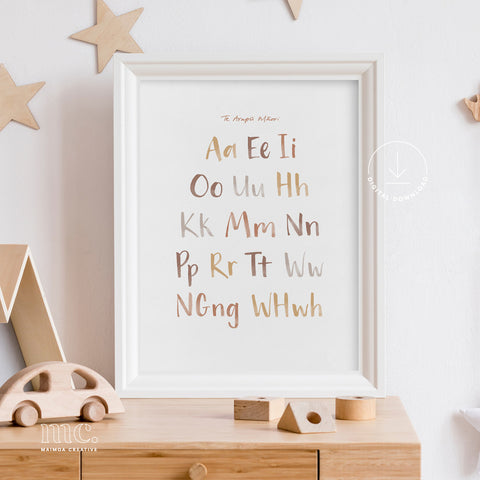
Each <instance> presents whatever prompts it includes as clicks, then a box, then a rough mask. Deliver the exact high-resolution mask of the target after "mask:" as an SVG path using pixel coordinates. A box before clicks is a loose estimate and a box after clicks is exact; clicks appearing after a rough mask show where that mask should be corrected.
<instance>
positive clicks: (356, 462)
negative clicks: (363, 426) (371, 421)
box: [320, 445, 421, 480]
mask: <svg viewBox="0 0 480 480" xmlns="http://www.w3.org/2000/svg"><path fill="white" fill-rule="evenodd" d="M420 463H421V462H420V446H419V445H416V446H411V447H408V446H403V447H395V446H384V447H377V448H366V447H365V446H358V447H350V448H346V449H339V450H337V449H322V450H320V480H420V477H421V473H420Z"/></svg>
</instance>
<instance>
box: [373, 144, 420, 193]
mask: <svg viewBox="0 0 480 480" xmlns="http://www.w3.org/2000/svg"><path fill="white" fill-rule="evenodd" d="M379 167H383V186H381V185H379V184H378V182H377V181H376V180H375V172H377V171H381V169H379ZM367 174H368V183H369V184H370V187H371V188H372V190H373V191H374V192H375V193H376V194H377V195H378V196H379V197H381V198H383V199H384V200H389V201H393V202H404V201H407V200H412V199H414V198H416V197H417V196H418V195H419V194H420V193H421V192H423V190H424V189H425V186H426V185H427V183H428V182H429V178H428V166H427V160H426V158H425V155H423V153H422V152H421V151H420V150H419V149H418V148H417V147H416V146H415V145H412V144H411V143H408V142H403V141H400V140H394V141H392V142H387V143H384V144H383V145H381V146H380V147H378V148H377V149H376V150H375V151H374V152H373V154H372V155H371V157H370V160H369V162H368V169H367Z"/></svg>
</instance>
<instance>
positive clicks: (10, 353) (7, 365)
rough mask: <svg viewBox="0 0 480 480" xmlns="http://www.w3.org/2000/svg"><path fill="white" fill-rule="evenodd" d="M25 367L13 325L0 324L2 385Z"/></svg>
mask: <svg viewBox="0 0 480 480" xmlns="http://www.w3.org/2000/svg"><path fill="white" fill-rule="evenodd" d="M24 367H25V362H24V361H23V355H22V352H21V351H20V347H19V346H18V341H17V337H16V335H15V331H14V330H13V326H12V324H11V323H7V324H0V385H2V384H3V383H5V381H6V380H8V379H9V378H10V377H11V376H12V375H13V374H14V373H16V372H18V371H19V370H21V369H22V368H24Z"/></svg>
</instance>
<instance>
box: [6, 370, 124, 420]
mask: <svg viewBox="0 0 480 480" xmlns="http://www.w3.org/2000/svg"><path fill="white" fill-rule="evenodd" d="M75 373H76V374H77V375H79V376H80V377H81V378H83V379H84V380H85V382H86V384H85V386H84V387H83V388H75V387H74V382H73V377H72V375H73V374H75ZM36 377H39V379H40V382H39V385H40V386H39V388H38V390H37V391H24V388H25V386H26V385H27V384H28V383H29V382H30V381H31V380H32V379H34V378H36ZM124 411H125V409H124V408H123V404H122V402H121V400H120V399H119V398H118V395H117V394H116V392H115V390H114V389H113V387H112V386H111V385H110V384H109V383H108V382H107V380H105V379H104V378H103V377H102V376H101V375H99V374H98V373H97V372H95V371H94V370H92V369H90V368H87V367H84V366H82V365H77V364H74V363H65V362H44V363H37V364H36V365H31V366H30V367H27V368H24V369H23V370H21V371H20V372H18V373H16V374H15V375H13V376H12V377H11V378H10V379H9V380H7V381H6V382H5V383H4V385H3V386H2V387H1V388H0V422H15V423H16V424H18V425H21V426H22V427H30V426H32V425H35V423H37V420H38V419H39V418H40V419H42V420H44V419H48V418H59V417H81V418H82V419H83V420H86V421H89V422H98V421H100V420H102V419H103V417H104V416H105V414H106V413H108V414H112V413H122V412H124Z"/></svg>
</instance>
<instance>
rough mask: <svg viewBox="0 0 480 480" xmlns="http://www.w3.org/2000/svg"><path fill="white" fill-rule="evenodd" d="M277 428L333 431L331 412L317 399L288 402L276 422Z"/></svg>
mask: <svg viewBox="0 0 480 480" xmlns="http://www.w3.org/2000/svg"><path fill="white" fill-rule="evenodd" d="M277 428H278V429H279V430H288V431H289V432H294V433H325V432H335V431H336V428H335V420H334V419H333V415H332V412H331V411H330V409H329V408H328V407H327V406H326V405H325V404H324V403H323V402H319V401H310V402H290V403H289V404H288V405H287V408H286V409H285V412H283V415H282V418H280V421H279V422H278V425H277Z"/></svg>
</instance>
